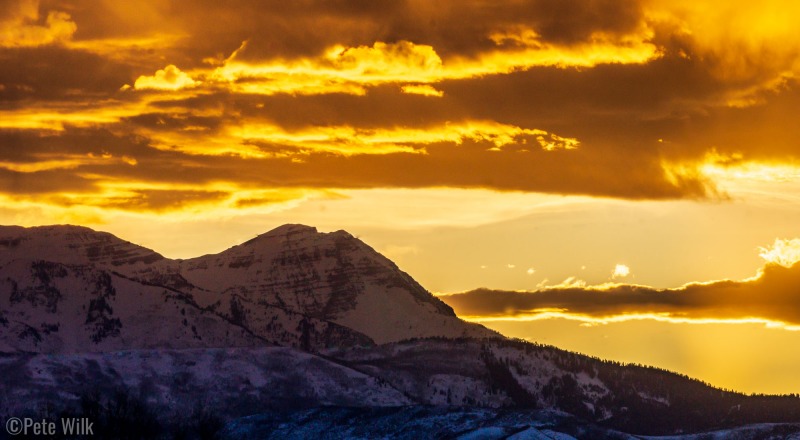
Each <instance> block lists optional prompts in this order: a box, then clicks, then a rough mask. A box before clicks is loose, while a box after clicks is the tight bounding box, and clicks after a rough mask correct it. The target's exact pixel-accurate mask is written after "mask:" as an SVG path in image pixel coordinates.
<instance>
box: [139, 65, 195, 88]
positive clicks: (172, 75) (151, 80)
mask: <svg viewBox="0 0 800 440" xmlns="http://www.w3.org/2000/svg"><path fill="white" fill-rule="evenodd" d="M196 85H198V82H197V81H195V80H193V79H192V77H191V76H189V74H187V73H186V72H182V71H181V69H178V68H177V67H176V66H175V65H173V64H170V65H169V66H167V67H165V68H163V69H161V70H158V71H156V73H155V74H154V75H153V76H145V75H142V76H140V77H139V78H137V79H136V82H135V83H133V88H134V89H136V90H146V89H152V90H178V89H185V88H189V87H194V86H196Z"/></svg>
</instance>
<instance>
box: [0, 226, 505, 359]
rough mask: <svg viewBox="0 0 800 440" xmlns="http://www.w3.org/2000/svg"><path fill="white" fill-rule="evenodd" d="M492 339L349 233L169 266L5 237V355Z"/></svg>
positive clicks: (61, 230) (65, 241)
mask: <svg viewBox="0 0 800 440" xmlns="http://www.w3.org/2000/svg"><path fill="white" fill-rule="evenodd" d="M427 336H448V337H461V336H473V337H486V336H496V334H495V333H494V332H492V331H490V330H487V329H486V328H484V327H481V326H478V325H475V324H469V323H466V322H464V321H462V320H460V319H458V318H457V317H456V316H455V313H453V311H452V309H451V308H450V307H449V306H447V305H446V304H444V303H443V302H441V301H440V300H438V299H437V298H435V297H434V296H433V295H431V294H430V293H428V292H427V291H426V290H425V289H424V288H422V287H421V286H420V285H419V284H418V283H416V282H415V281H414V280H413V279H412V278H411V277H410V276H408V275H407V274H406V273H404V272H402V271H401V270H400V269H398V268H397V266H395V265H394V264H393V263H392V262H391V261H389V260H388V259H386V258H385V257H383V256H382V255H380V254H379V253H377V252H375V251H374V250H373V249H371V248H370V247H369V246H367V245H366V244H364V243H362V242H361V241H359V240H358V239H356V238H354V237H353V236H351V235H350V234H348V233H346V232H344V231H339V232H334V233H330V234H322V233H318V232H317V231H316V229H314V228H311V227H307V226H301V225H286V226H282V227H280V228H277V229H275V230H273V231H270V232H268V233H266V234H263V235H261V236H259V237H257V238H255V239H253V240H250V241H248V242H247V243H244V244H241V245H239V246H234V247H233V248H231V249H229V250H227V251H224V252H222V253H220V254H216V255H206V256H202V257H199V258H195V259H191V260H183V261H181V260H171V259H167V258H164V257H163V256H161V255H159V254H158V253H156V252H154V251H152V250H149V249H146V248H143V247H141V246H137V245H135V244H132V243H129V242H126V241H123V240H121V239H119V238H117V237H115V236H113V235H111V234H108V233H103V232H96V231H93V230H91V229H88V228H83V227H76V226H46V227H35V228H21V227H13V226H12V227H0V350H5V351H15V350H23V351H35V352H44V353H56V352H85V351H110V350H122V349H137V348H158V347H163V348H198V347H241V346H260V345H264V344H265V343H268V344H278V345H284V346H293V347H301V348H304V349H309V350H316V349H320V348H325V347H337V346H351V345H365V344H366V345H369V344H372V343H384V342H392V341H398V340H402V339H408V338H412V337H427Z"/></svg>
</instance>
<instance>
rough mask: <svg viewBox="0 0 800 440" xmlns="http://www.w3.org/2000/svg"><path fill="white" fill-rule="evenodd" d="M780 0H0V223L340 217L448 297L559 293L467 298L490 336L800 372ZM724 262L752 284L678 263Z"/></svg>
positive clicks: (227, 226) (159, 234)
mask: <svg viewBox="0 0 800 440" xmlns="http://www.w3.org/2000/svg"><path fill="white" fill-rule="evenodd" d="M799 19H800V5H798V4H795V3H792V2H787V1H780V0H766V1H763V2H759V3H758V4H755V3H752V2H744V1H733V2H731V1H728V2H721V1H719V2H691V1H663V0H591V1H578V0H575V1H572V0H570V1H551V0H526V1H508V2H492V3H489V4H487V3H485V2H480V1H443V2H435V3H431V2H426V1H416V0H408V1H397V2H382V1H370V2H361V1H342V2H323V1H308V2H277V1H266V2H265V1H254V0H237V1H234V2H211V1H206V0H201V1H191V2H189V1H186V0H170V1H156V0H145V1H140V2H135V3H130V2H118V1H111V0H108V1H94V0H92V1H89V0H13V1H9V2H4V3H3V4H2V5H0V58H1V59H2V67H0V223H2V224H19V225H26V226H31V225H41V224H54V223H71V224H79V225H84V226H89V227H92V228H94V229H99V230H105V231H109V232H112V233H114V234H116V235H118V236H120V237H122V238H124V239H126V240H131V241H133V242H136V243H138V244H141V245H144V246H147V247H150V248H152V249H155V250H157V251H158V252H161V253H163V254H165V255H167V256H169V257H175V258H186V257H192V256H198V255H202V254H206V253H212V252H219V251H221V250H223V249H225V248H227V247H229V246H231V245H233V244H236V243H239V242H242V241H244V240H247V239H249V238H251V237H252V236H254V235H257V234H260V233H263V232H265V231H267V230H269V229H272V228H274V227H276V226H278V225H281V224H284V223H304V224H309V225H313V226H316V227H318V228H320V230H323V231H332V230H338V229H345V230H347V231H349V232H351V233H353V234H355V235H357V236H358V237H359V238H361V239H362V240H364V241H366V242H367V243H368V244H370V245H371V246H373V247H375V248H376V249H377V250H378V251H380V252H382V253H384V254H385V255H387V256H388V257H389V258H391V259H393V260H394V261H396V262H397V263H398V264H399V265H400V267H401V268H403V269H404V270H406V271H407V272H409V273H410V274H411V275H412V276H414V277H415V278H416V279H417V280H419V281H420V282H421V283H422V284H423V285H424V286H426V287H427V288H428V289H430V290H431V291H434V292H437V293H440V294H452V293H460V292H466V291H471V290H473V289H477V288H481V287H482V288H487V289H490V290H493V291H514V292H516V291H524V292H534V291H538V292H547V291H550V292H552V291H559V292H561V291H563V290H565V289H572V290H571V291H572V292H575V293H576V295H577V296H574V297H569V298H568V299H565V300H562V299H563V298H562V297H559V298H558V301H555V304H556V305H555V306H554V305H553V303H547V304H545V305H542V304H539V303H538V302H537V301H531V298H534V297H531V296H530V295H532V294H525V293H517V295H516V296H514V298H515V299H514V300H513V301H511V302H510V303H508V302H504V301H506V300H507V299H508V298H506V297H503V296H502V295H500V294H498V295H492V294H487V295H488V296H485V297H483V301H482V302H480V304H478V305H479V306H480V307H478V305H473V306H474V307H475V308H473V309H469V310H466V309H465V311H464V312H462V314H466V315H469V317H470V319H474V320H477V321H479V322H483V323H485V324H486V325H489V326H492V327H494V328H497V329H500V330H501V331H503V332H504V333H505V334H507V335H509V336H518V337H524V338H528V339H532V340H537V341H542V342H547V343H553V344H556V345H559V346H561V347H563V348H567V349H574V350H578V351H582V352H585V353H588V354H592V355H595V356H600V357H605V358H612V359H617V360H625V361H631V362H640V363H647V364H654V365H657V366H661V367H665V368H670V369H674V370H676V371H679V372H681V373H685V374H690V375H693V376H696V377H699V378H701V379H703V380H706V381H709V382H711V383H712V384H714V385H719V386H725V387H728V388H734V389H737V390H744V391H752V392H773V393H780V392H800V377H797V375H796V373H795V372H796V371H800V358H798V357H797V355H795V354H794V353H793V350H791V347H796V346H797V345H798V343H800V331H797V330H798V326H800V322H799V321H800V320H795V317H796V316H798V314H800V296H798V294H797V293H796V292H798V291H800V289H797V288H795V286H797V287H800V281H799V282H797V283H795V281H796V280H795V278H793V275H794V272H795V271H796V270H797V269H796V268H794V267H793V266H792V264H793V263H794V262H796V261H797V260H798V259H800V240H796V238H798V237H800V226H799V225H798V223H797V219H798V218H800V216H798V214H800V212H798V211H800V203H798V202H800V165H798V158H800V148H798V147H800V145H798V131H797V129H796V115H797V110H798V108H800V84H798V80H797V76H798V73H800V62H798V60H800V57H798V54H800V36H799V34H798V33H797V32H796V23H797V22H798V20H799ZM198 237H202V239H198ZM778 268H783V269H780V270H785V271H786V272H785V273H783V272H780V273H783V275H781V276H783V278H780V280H779V281H776V279H768V278H766V277H767V275H765V274H775V273H778V272H776V271H779V269H778ZM720 280H730V282H729V283H728V284H732V285H735V286H740V287H741V289H739V290H740V291H743V292H745V294H746V296H742V295H739V293H741V292H739V291H737V292H738V293H737V295H729V296H726V295H722V294H717V293H716V291H714V292H715V293H709V292H707V291H706V290H707V289H706V290H703V289H700V288H687V287H684V286H686V285H693V286H698V285H699V284H698V283H705V284H707V285H710V286H712V287H713V286H721V285H727V284H724V283H722V284H721V283H715V282H717V281H720ZM705 284H704V285H705ZM620 285H623V286H622V287H620ZM627 285H639V286H646V288H642V291H644V292H650V293H659V292H660V294H661V295H662V296H663V297H668V298H669V299H670V301H666V302H659V301H649V300H648V301H642V300H639V299H636V300H630V301H622V300H619V297H618V296H614V293H615V292H617V290H614V289H624V288H625V286H627ZM598 286H601V287H598ZM665 289H667V290H665ZM709 289H710V288H709ZM697 292H701V293H697ZM562 293H563V292H562ZM670 293H671V294H674V295H677V294H678V293H679V294H680V295H682V296H681V298H684V297H686V298H687V299H685V300H681V301H672V300H671V299H672V298H675V296H674V295H673V296H669V294H670ZM525 295H529V296H525ZM501 297H502V298H504V299H502V300H501V299H500V298H501ZM610 297H613V298H614V301H612V302H613V303H614V307H606V308H602V307H596V306H598V304H605V302H607V301H610V300H608V298H610ZM443 298H446V296H444V297H443ZM520 298H522V299H520ZM540 298H541V296H538V297H535V299H536V300H538V299H540ZM576 298H577V299H576ZM648 298H649V297H648ZM701 302H702V304H703V307H699V306H697V304H698V303H701ZM665 304H669V307H667V306H666V305H665ZM456 310H457V311H459V307H456ZM776 311H780V313H776ZM733 365H735V366H736V367H735V368H734V367H732V366H733Z"/></svg>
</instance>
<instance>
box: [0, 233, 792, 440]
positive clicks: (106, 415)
mask: <svg viewBox="0 0 800 440" xmlns="http://www.w3.org/2000/svg"><path fill="white" fill-rule="evenodd" d="M0 378H2V379H0V384H2V388H0V390H2V391H3V392H2V393H0V414H4V415H5V416H6V417H11V416H14V417H19V416H30V417H46V416H48V415H52V414H55V413H59V414H67V415H74V416H75V417H89V418H91V419H92V420H96V421H97V423H98V426H99V427H102V429H103V430H105V431H104V432H105V433H106V434H104V435H105V438H117V437H119V436H120V435H122V434H121V433H120V432H119V431H115V430H119V429H122V428H120V427H124V429H125V430H127V431H126V432H125V437H126V438H155V437H159V436H160V437H163V438H168V436H167V437H165V435H167V434H166V433H168V432H173V434H174V437H180V438H194V437H192V436H193V435H195V437H197V438H200V437H203V436H204V435H206V434H209V433H211V434H219V435H220V436H221V437H222V438H253V437H258V438H278V437H280V438H307V437H308V436H318V435H319V436H324V435H323V434H324V433H325V432H327V433H330V434H326V435H328V437H329V438H337V437H348V438H375V437H390V438H394V437H398V438H417V437H419V436H434V437H437V438H441V437H444V438H639V437H638V436H639V435H674V436H676V437H673V438H684V437H682V435H683V434H684V433H693V432H694V433H697V432H702V431H712V430H717V432H716V433H715V434H709V435H711V436H712V437H713V436H714V435H717V434H719V435H722V436H723V437H725V436H727V435H735V436H738V437H737V438H782V437H783V438H789V437H790V436H792V435H795V436H797V435H798V433H799V432H800V425H798V422H800V398H798V397H797V396H745V395H743V394H739V393H734V392H729V391H723V390H719V389H716V388H713V387H711V386H708V385H707V384H704V383H702V382H699V381H697V380H693V379H690V378H688V377H685V376H680V375H677V374H674V373H671V372H667V371H663V370H658V369H654V368H648V367H642V366H631V365H622V364H619V363H614V362H608V361H601V360H599V359H594V358H589V357H587V356H583V355H579V354H575V353H569V352H566V351H563V350H559V349H557V348H555V347H547V346H541V345H537V344H532V343H529V342H524V341H517V340H510V339H507V338H503V337H502V336H501V335H499V334H497V333H495V332H493V331H491V330H488V329H486V328H484V327H481V326H478V325H475V324H470V323H467V322H464V321H462V320H460V319H459V318H458V317H457V316H456V315H455V314H454V313H453V310H452V309H451V308H450V307H448V306H447V305H446V304H444V303H443V302H441V301H440V300H439V299H437V298H436V297H434V296H433V295H431V294H430V293H429V292H428V291H426V290H425V289H424V288H423V287H422V286H420V285H419V284H418V283H417V282H416V281H414V280H413V279H412V278H411V277H410V276H409V275H408V274H406V273H404V272H403V271H401V270H400V269H399V268H398V267H397V266H396V265H395V264H394V263H392V262H391V261H390V260H388V259H386V258H385V257H383V256H382V255H380V254H379V253H378V252H376V251H375V250H373V249H372V248H370V247H369V246H368V245H366V244H364V243H363V242H361V241H360V240H358V239H356V238H355V237H353V236H352V235H350V234H348V233H346V232H344V231H338V232H332V233H319V232H317V230H316V229H314V228H311V227H308V226H302V225H285V226H282V227H279V228H277V229H274V230H272V231H270V232H267V233H265V234H262V235H259V236H258V237H256V238H254V239H252V240H250V241H248V242H245V243H242V244H240V245H238V246H234V247H232V248H230V249H228V250H226V251H224V252H221V253H219V254H214V255H205V256H201V257H197V258H192V259H188V260H172V259H169V258H165V257H163V256H162V255H159V254H158V253H156V252H154V251H152V250H149V249H146V248H143V247H141V246H137V245H135V244H132V243H129V242H126V241H124V240H121V239H119V238H116V237H114V236H113V235H111V234H107V233H102V232H96V231H93V230H91V229H87V228H82V227H75V226H47V227H38V228H20V227H0ZM189 415H191V416H189ZM187 418H189V419H191V420H193V422H191V423H194V425H192V426H187V425H186V423H189V422H187V420H186V419H187ZM187 430H189V431H187ZM190 432H193V433H194V434H190ZM203 433H205V434H203ZM201 434H202V435H201ZM0 438H2V433H0ZM101 438H102V437H101ZM204 438H208V437H204ZM685 438H701V437H691V436H690V437H685Z"/></svg>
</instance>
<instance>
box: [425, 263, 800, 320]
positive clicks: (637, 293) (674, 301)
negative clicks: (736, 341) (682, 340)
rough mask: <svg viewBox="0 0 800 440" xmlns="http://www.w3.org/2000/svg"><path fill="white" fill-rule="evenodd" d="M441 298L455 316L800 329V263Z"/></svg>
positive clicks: (480, 290)
mask: <svg viewBox="0 0 800 440" xmlns="http://www.w3.org/2000/svg"><path fill="white" fill-rule="evenodd" d="M773 249H774V250H775V251H776V252H780V251H781V249H779V248H777V247H776V248H773ZM441 298H442V299H443V300H444V301H445V302H447V304H449V305H450V306H452V307H453V309H454V310H455V311H456V313H458V314H459V315H460V316H468V317H473V318H478V317H481V318H484V319H493V318H502V319H512V320H513V319H542V318H549V317H562V318H568V319H576V320H580V321H585V322H588V323H603V322H614V321H624V320H629V319H658V320H664V321H674V322H692V321H697V322H704V321H712V322H716V321H730V322H736V321H741V322H754V321H755V322H764V323H767V324H770V325H777V326H783V327H786V328H790V329H795V330H800V306H798V305H799V304H800V264H793V265H790V266H788V267H787V266H784V265H779V264H774V263H768V264H767V265H766V266H764V268H763V269H762V270H761V271H760V273H759V274H758V276H757V277H754V278H752V279H749V280H745V281H717V282H710V283H693V284H687V285H686V286H683V287H681V288H677V289H661V290H659V289H653V288H650V287H645V286H637V285H626V284H612V285H605V286H598V287H583V286H581V287H558V288H544V289H542V290H539V291H535V292H512V291H497V290H488V289H478V290H474V291H470V292H465V293H460V294H454V295H445V296H442V297H441Z"/></svg>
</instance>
